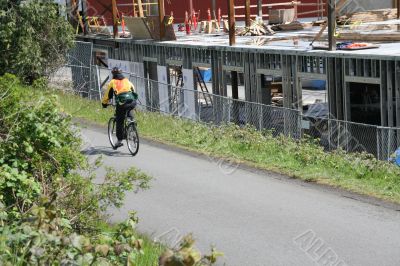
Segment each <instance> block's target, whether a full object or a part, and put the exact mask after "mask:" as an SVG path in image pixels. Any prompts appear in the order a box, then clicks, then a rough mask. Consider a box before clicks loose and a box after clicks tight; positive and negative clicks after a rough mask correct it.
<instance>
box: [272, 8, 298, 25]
mask: <svg viewBox="0 0 400 266" xmlns="http://www.w3.org/2000/svg"><path fill="white" fill-rule="evenodd" d="M295 20H296V11H295V9H294V8H290V9H271V10H270V11H269V24H286V23H291V22H293V21H295Z"/></svg>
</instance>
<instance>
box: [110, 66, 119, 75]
mask: <svg viewBox="0 0 400 266" xmlns="http://www.w3.org/2000/svg"><path fill="white" fill-rule="evenodd" d="M111 74H113V75H119V74H122V69H120V68H119V67H114V68H113V69H112V70H111Z"/></svg>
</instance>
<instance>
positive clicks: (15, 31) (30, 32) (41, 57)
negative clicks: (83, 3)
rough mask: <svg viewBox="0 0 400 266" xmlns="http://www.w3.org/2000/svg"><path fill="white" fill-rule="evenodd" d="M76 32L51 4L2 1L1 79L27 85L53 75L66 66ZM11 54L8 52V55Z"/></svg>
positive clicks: (46, 1)
mask: <svg viewBox="0 0 400 266" xmlns="http://www.w3.org/2000/svg"><path fill="white" fill-rule="evenodd" d="M73 40H74V30H73V28H72V27H71V25H70V24H69V23H68V22H67V21H66V20H65V18H63V17H62V16H60V15H59V10H58V6H57V5H55V3H54V1H51V0H30V1H18V0H13V1H9V0H0V51H2V55H1V57H0V75H4V74H5V73H13V74H16V75H18V76H19V77H21V78H23V79H24V80H25V81H28V82H30V83H31V82H33V81H34V80H36V79H38V78H40V77H42V76H46V75H49V74H50V73H51V72H53V71H55V70H56V69H57V68H58V67H59V66H61V65H62V64H63V63H64V62H65V54H66V52H67V50H68V49H70V48H71V47H72V45H73ZM5 51H7V52H5Z"/></svg>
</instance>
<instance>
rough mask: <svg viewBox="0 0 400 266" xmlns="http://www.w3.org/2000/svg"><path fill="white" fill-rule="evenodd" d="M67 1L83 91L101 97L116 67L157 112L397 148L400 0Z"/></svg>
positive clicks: (350, 145) (73, 57) (352, 146)
mask: <svg viewBox="0 0 400 266" xmlns="http://www.w3.org/2000/svg"><path fill="white" fill-rule="evenodd" d="M66 10H68V12H67V16H68V19H69V20H70V21H71V23H72V24H73V25H74V27H75V29H76V33H77V37H76V40H77V45H76V47H75V48H74V49H73V51H71V53H70V56H69V62H68V66H69V67H70V68H71V69H72V78H73V81H74V84H75V88H79V92H80V93H82V94H83V95H84V96H88V97H98V95H99V94H101V91H102V88H103V86H104V85H105V84H106V82H107V81H108V79H109V77H108V75H109V73H107V71H106V70H107V69H111V68H112V67H114V66H119V67H121V68H122V69H124V71H125V72H126V73H127V74H129V76H130V78H131V80H132V81H133V83H134V84H135V86H137V90H138V93H139V96H140V99H141V102H142V105H143V106H145V108H148V109H151V110H155V111H161V112H164V113H171V114H179V115H180V116H182V117H186V118H190V119H195V120H199V121H202V122H212V123H215V124H219V123H222V122H234V123H237V124H239V125H245V124H250V125H253V126H255V127H256V128H258V129H260V130H261V129H268V130H275V131H276V132H277V134H281V133H282V134H286V135H290V136H293V137H295V138H299V137H301V136H302V135H304V134H308V135H311V136H313V137H316V138H318V139H320V141H321V145H323V146H324V147H325V148H326V149H327V150H332V149H337V148H342V149H344V150H347V151H349V152H367V153H371V154H373V155H375V156H376V157H378V158H379V159H382V160H387V159H388V158H389V157H390V155H391V154H392V153H393V152H394V151H396V150H397V148H398V147H399V146H400V12H399V10H400V1H397V0H396V1H391V0H387V1H379V2H378V1H355V0H339V1H334V0H304V1H285V0H282V1H279V0H274V1H271V0H258V1H250V0H242V1H234V0H224V1H219V0H210V1H195V0H188V1H174V0H167V1H164V0H158V1H154V0H153V1H151V0H148V1H145V0H142V1H141V0H130V1H128V0H110V1H108V0H101V1H94V0H82V1H77V0H70V1H67V9H66ZM88 80H90V82H88ZM96 95H97V96H96Z"/></svg>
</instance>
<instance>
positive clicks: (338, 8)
mask: <svg viewBox="0 0 400 266" xmlns="http://www.w3.org/2000/svg"><path fill="white" fill-rule="evenodd" d="M346 2H347V0H340V1H339V2H338V3H337V5H336V8H335V13H338V12H339V11H340V10H341V9H342V8H343V7H344V5H345V4H346ZM335 19H336V18H335ZM327 27H328V23H325V24H324V25H323V26H322V27H321V30H320V31H319V32H318V34H317V35H316V36H315V38H314V40H313V41H312V43H311V45H313V44H314V42H316V41H318V40H319V39H320V38H321V36H322V34H323V33H324V31H325V30H326V28H327Z"/></svg>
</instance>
